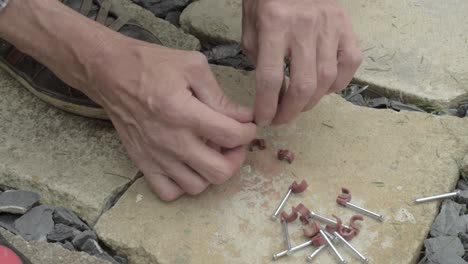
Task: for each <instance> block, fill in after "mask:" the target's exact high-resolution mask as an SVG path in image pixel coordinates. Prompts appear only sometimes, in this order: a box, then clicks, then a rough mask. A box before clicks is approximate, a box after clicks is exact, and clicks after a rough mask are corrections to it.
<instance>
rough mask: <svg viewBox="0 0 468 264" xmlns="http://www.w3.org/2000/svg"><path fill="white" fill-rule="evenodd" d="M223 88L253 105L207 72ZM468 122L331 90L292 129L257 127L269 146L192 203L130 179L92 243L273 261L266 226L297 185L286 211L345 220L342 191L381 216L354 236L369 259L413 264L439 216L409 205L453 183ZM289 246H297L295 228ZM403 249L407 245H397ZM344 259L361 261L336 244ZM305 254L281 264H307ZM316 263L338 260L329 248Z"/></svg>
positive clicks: (221, 76)
mask: <svg viewBox="0 0 468 264" xmlns="http://www.w3.org/2000/svg"><path fill="white" fill-rule="evenodd" d="M213 69H214V72H215V74H216V76H217V78H218V80H219V82H220V85H221V86H222V87H224V88H225V89H226V91H227V93H228V94H229V95H230V96H231V97H233V98H235V99H236V100H238V101H240V102H244V103H246V104H247V103H251V102H252V99H253V95H254V87H253V86H254V76H253V73H247V72H241V71H237V70H234V69H231V68H225V67H219V66H217V67H213ZM467 129H468V122H467V121H466V120H463V119H459V118H454V117H439V116H433V115H429V114H426V113H415V112H404V111H403V112H400V113H398V112H394V111H391V110H376V109H369V108H364V107H358V106H354V105H352V104H351V103H349V102H346V101H345V100H344V99H342V98H340V97H338V96H337V95H331V96H327V97H325V98H324V99H323V100H322V101H321V103H320V104H319V106H318V107H316V108H315V109H314V110H313V111H311V112H308V113H305V114H303V115H302V116H301V117H300V118H299V119H297V120H296V121H295V122H293V123H291V124H289V125H287V126H283V127H277V128H274V129H266V130H262V131H259V134H260V136H261V137H263V138H265V139H266V140H267V145H268V146H267V149H266V150H264V151H256V152H254V153H250V154H249V156H248V159H247V161H246V163H245V165H244V166H243V168H242V169H241V171H240V172H239V174H238V175H237V176H236V177H234V178H232V179H231V180H230V181H228V182H227V183H226V184H224V185H221V186H216V187H212V188H210V189H209V190H208V191H207V192H206V193H203V194H202V195H200V196H196V197H183V198H181V199H179V200H177V201H175V202H172V203H164V202H161V201H160V200H158V199H157V198H156V196H155V195H153V194H152V193H151V191H150V190H149V188H148V187H147V185H146V184H145V182H144V181H143V180H138V181H137V182H136V183H135V184H134V185H133V186H132V187H131V188H130V189H129V190H128V191H127V192H126V193H125V194H124V196H123V197H122V198H121V199H120V200H119V202H118V203H117V204H116V206H115V207H114V208H112V209H111V210H110V211H108V212H107V213H105V214H104V215H103V216H102V217H101V218H100V220H99V222H98V224H97V226H96V230H97V233H98V236H99V237H100V238H101V239H103V240H104V241H105V243H107V244H108V245H110V246H111V247H112V248H114V249H116V250H118V252H121V253H123V254H125V255H126V256H129V259H130V260H131V261H130V263H132V264H139V263H159V264H169V263H170V264H177V263H194V264H195V263H216V264H222V263H230V264H237V263H239V264H241V263H242V264H243V263H252V264H256V263H262V264H263V263H270V262H272V261H271V258H272V254H273V253H277V252H280V251H282V250H283V249H284V248H285V245H284V242H283V239H282V237H283V236H282V229H281V225H280V223H279V222H278V221H277V222H272V221H270V216H271V214H272V213H273V212H274V210H275V209H276V206H277V205H278V203H279V201H280V199H281V197H282V196H283V195H284V193H285V192H286V190H287V187H288V186H289V185H290V184H291V182H292V181H293V180H302V179H307V181H308V182H309V185H310V187H309V188H308V189H307V190H306V191H305V192H304V193H302V194H299V195H293V197H291V199H290V200H289V201H288V203H287V206H286V208H291V206H295V205H297V204H298V203H300V202H302V203H304V204H305V205H306V206H308V207H309V208H311V209H312V210H314V211H316V212H317V213H319V214H323V215H325V216H329V217H331V215H332V214H337V215H339V216H341V217H343V219H349V217H350V216H351V215H352V214H353V212H352V211H350V210H349V209H346V208H343V207H340V206H338V205H337V204H336V203H335V199H336V196H337V195H338V194H339V193H340V188H341V187H342V186H346V187H348V188H349V189H350V190H351V191H352V193H353V201H354V202H355V203H356V204H359V205H361V206H363V207H365V208H368V209H371V210H374V211H378V212H379V213H382V214H384V215H386V220H385V222H384V223H379V222H377V221H375V220H373V219H370V218H365V221H364V223H363V225H362V230H361V233H360V235H359V236H358V237H356V238H355V240H353V241H352V243H353V245H355V246H356V247H357V248H358V249H360V250H361V251H362V252H363V253H364V254H365V255H366V256H368V257H369V258H370V259H371V263H389V264H393V263H395V264H396V263H398V264H406V263H413V262H414V261H415V260H416V259H417V257H418V256H419V253H420V250H421V245H422V243H423V240H424V239H425V238H426V236H427V234H428V231H429V228H430V226H431V224H432V222H433V221H434V218H435V216H436V214H437V212H438V208H439V203H438V202H435V203H427V204H421V205H417V206H414V205H411V201H412V200H413V199H415V198H417V197H423V196H428V195H432V194H435V193H444V192H448V191H450V190H451V189H452V188H453V187H454V186H455V184H456V181H457V179H458V178H459V168H458V161H460V160H462V159H463V157H464V154H465V152H467V151H468V137H466V131H467ZM285 147H286V148H289V149H290V150H292V151H293V152H295V153H296V160H295V161H294V163H292V164H288V163H286V162H280V161H278V160H277V159H276V152H277V150H278V149H280V148H285ZM290 232H291V235H292V241H293V244H299V243H302V242H303V241H305V239H304V238H303V237H302V231H301V230H300V224H299V223H298V222H296V223H294V224H293V225H292V226H290ZM402 249H404V250H402ZM340 251H342V252H343V254H345V256H346V258H347V260H349V262H348V263H358V262H357V260H356V258H354V257H353V256H352V255H350V254H349V252H348V251H346V250H345V249H344V248H341V247H340ZM311 252H312V249H308V250H305V251H303V252H298V253H297V254H294V255H293V256H290V257H287V258H284V259H282V260H281V263H302V262H305V258H306V255H307V254H310V253H311ZM316 263H325V264H327V263H336V262H335V259H334V258H333V256H332V255H330V253H329V252H325V254H321V255H320V256H319V258H318V259H317V262H316Z"/></svg>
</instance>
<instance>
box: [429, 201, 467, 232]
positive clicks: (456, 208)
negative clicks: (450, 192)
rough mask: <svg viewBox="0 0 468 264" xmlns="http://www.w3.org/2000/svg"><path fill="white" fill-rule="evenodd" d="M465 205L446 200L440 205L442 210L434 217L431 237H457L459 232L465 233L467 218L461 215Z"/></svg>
mask: <svg viewBox="0 0 468 264" xmlns="http://www.w3.org/2000/svg"><path fill="white" fill-rule="evenodd" d="M465 211H466V205H464V204H463V205H462V204H458V203H455V202H454V201H452V200H446V201H444V203H443V204H442V209H441V210H440V213H439V215H438V216H437V217H436V219H435V221H434V224H433V225H432V227H431V236H433V237H436V236H458V233H460V232H463V233H464V232H466V229H467V219H468V218H467V217H468V215H463V214H464V212H465Z"/></svg>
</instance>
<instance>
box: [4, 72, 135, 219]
mask: <svg viewBox="0 0 468 264" xmlns="http://www.w3.org/2000/svg"><path fill="white" fill-rule="evenodd" d="M0 92H1V94H2V96H0V124H8V125H2V126H0V160H1V161H2V162H1V163H0V185H6V186H10V187H14V188H16V189H21V190H31V191H34V192H37V193H39V194H40V195H41V197H42V199H41V202H42V203H45V204H52V205H57V206H64V207H67V208H70V209H72V210H73V211H74V212H77V213H78V214H79V215H80V217H82V218H83V219H84V220H86V221H87V222H88V223H90V224H91V223H93V222H94V221H95V220H96V219H97V217H98V216H99V215H100V213H101V211H102V210H103V208H104V207H105V206H106V205H107V202H108V201H109V200H110V198H111V197H112V196H113V195H114V194H115V193H117V192H119V191H120V189H121V188H122V187H123V186H125V185H126V184H128V183H129V182H130V180H131V179H133V177H134V176H135V175H136V173H137V169H136V168H135V167H134V166H133V165H132V163H131V161H130V160H129V159H128V158H127V156H126V154H125V152H124V150H123V147H122V146H121V144H120V140H119V139H118V137H117V134H116V133H115V131H114V129H113V128H112V126H111V124H110V123H108V122H105V121H97V120H91V119H86V118H81V117H78V116H75V115H71V114H68V113H65V112H63V111H61V110H58V109H56V108H54V107H51V106H49V105H47V104H45V103H43V102H41V101H40V100H39V99H37V98H35V97H34V96H33V95H32V94H31V93H29V92H28V91H27V90H26V89H24V88H23V87H22V86H21V85H20V84H19V83H17V82H16V81H13V80H12V79H11V77H10V76H9V75H7V74H6V73H5V72H4V71H2V70H0Z"/></svg>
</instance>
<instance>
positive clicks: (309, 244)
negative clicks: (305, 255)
mask: <svg viewBox="0 0 468 264" xmlns="http://www.w3.org/2000/svg"><path fill="white" fill-rule="evenodd" d="M311 245H312V240H309V241H307V242H304V243H302V244H300V245H297V246H295V247H292V248H291V249H290V250H284V251H281V252H280V253H276V254H273V260H277V259H279V258H281V257H284V256H286V255H288V253H293V252H296V251H299V250H301V249H304V248H306V247H309V246H311Z"/></svg>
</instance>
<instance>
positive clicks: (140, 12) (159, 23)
mask: <svg viewBox="0 0 468 264" xmlns="http://www.w3.org/2000/svg"><path fill="white" fill-rule="evenodd" d="M114 1H119V2H121V3H122V5H123V6H124V8H125V9H126V10H127V12H128V14H129V15H130V17H132V18H133V19H135V20H136V21H137V22H138V23H140V24H141V25H143V26H144V27H145V28H146V29H148V30H149V31H151V32H153V34H155V35H156V36H157V37H158V38H159V40H161V42H162V43H163V45H164V46H167V47H171V48H176V49H184V50H199V49H200V48H201V46H200V41H199V40H198V39H197V38H196V37H194V36H192V35H190V34H187V33H185V32H184V31H183V30H182V29H180V28H177V27H176V26H174V25H172V24H171V23H170V22H168V21H166V20H164V19H160V18H157V17H155V16H154V14H153V13H151V12H150V11H149V10H146V9H144V8H142V7H141V6H139V5H137V4H134V3H133V2H132V1H131V0H114Z"/></svg>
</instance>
